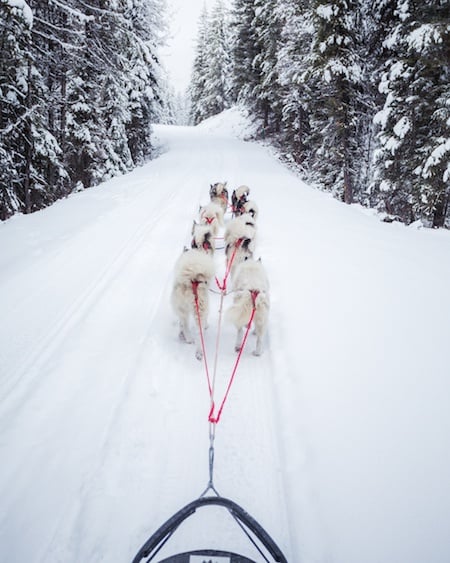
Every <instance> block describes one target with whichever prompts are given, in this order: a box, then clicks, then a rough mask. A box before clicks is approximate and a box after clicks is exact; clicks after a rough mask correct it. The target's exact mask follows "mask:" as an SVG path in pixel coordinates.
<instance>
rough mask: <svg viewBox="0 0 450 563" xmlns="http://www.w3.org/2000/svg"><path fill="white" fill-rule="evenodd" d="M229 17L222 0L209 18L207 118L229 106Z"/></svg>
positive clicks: (205, 79)
mask: <svg viewBox="0 0 450 563" xmlns="http://www.w3.org/2000/svg"><path fill="white" fill-rule="evenodd" d="M229 43H230V41H229V32H228V21H227V13H226V10H225V7H224V4H223V2H222V0H216V2H215V4H214V6H213V9H212V12H211V15H210V17H209V18H208V26H207V34H206V59H207V62H208V65H207V67H206V74H205V77H204V86H203V92H202V106H203V108H204V112H205V115H206V116H207V117H209V116H212V115H217V114H218V113H220V112H221V111H223V110H224V109H226V108H227V107H229V105H230V89H231V81H230V51H229Z"/></svg>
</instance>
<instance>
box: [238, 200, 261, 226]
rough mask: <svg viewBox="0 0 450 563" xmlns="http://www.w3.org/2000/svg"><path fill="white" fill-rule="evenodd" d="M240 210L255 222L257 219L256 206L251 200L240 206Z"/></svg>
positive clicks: (257, 211)
mask: <svg viewBox="0 0 450 563" xmlns="http://www.w3.org/2000/svg"><path fill="white" fill-rule="evenodd" d="M242 210H243V213H248V214H249V215H251V216H252V217H253V219H254V220H255V221H256V220H257V219H258V214H259V210H258V206H257V205H256V203H255V202H254V201H253V200H249V201H246V202H245V203H244V204H243V205H242Z"/></svg>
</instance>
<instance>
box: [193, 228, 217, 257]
mask: <svg viewBox="0 0 450 563" xmlns="http://www.w3.org/2000/svg"><path fill="white" fill-rule="evenodd" d="M191 248H196V249H198V250H201V251H203V252H206V254H210V255H211V256H212V255H213V254H214V251H215V242H214V230H213V228H212V226H211V225H200V224H199V223H196V222H195V221H194V224H193V226H192V241H191Z"/></svg>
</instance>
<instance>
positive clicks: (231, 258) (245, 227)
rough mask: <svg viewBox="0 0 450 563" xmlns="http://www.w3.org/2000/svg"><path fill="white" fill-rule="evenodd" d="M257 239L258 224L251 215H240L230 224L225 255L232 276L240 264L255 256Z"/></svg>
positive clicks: (226, 230) (226, 235) (227, 231)
mask: <svg viewBox="0 0 450 563" xmlns="http://www.w3.org/2000/svg"><path fill="white" fill-rule="evenodd" d="M255 238H256V223H255V220H254V219H253V217H252V216H251V215H249V214H247V213H245V214H244V215H239V217H235V218H234V219H232V220H231V221H230V222H229V223H228V225H227V228H226V229H225V234H224V239H225V254H226V257H227V267H230V269H231V273H232V274H233V272H234V270H235V269H236V266H237V265H238V264H239V263H240V262H243V261H244V260H247V258H251V257H252V256H253V253H254V251H255ZM230 263H231V266H230Z"/></svg>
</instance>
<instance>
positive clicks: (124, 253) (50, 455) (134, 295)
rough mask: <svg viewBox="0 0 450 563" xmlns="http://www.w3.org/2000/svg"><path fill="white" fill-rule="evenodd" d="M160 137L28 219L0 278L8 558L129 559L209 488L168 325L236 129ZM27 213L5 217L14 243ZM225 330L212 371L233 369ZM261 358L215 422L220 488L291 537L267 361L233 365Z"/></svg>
mask: <svg viewBox="0 0 450 563" xmlns="http://www.w3.org/2000/svg"><path fill="white" fill-rule="evenodd" d="M161 134H162V136H164V131H163V130H162V131H161ZM177 136H179V139H177ZM169 137H170V142H171V147H170V152H168V153H166V154H164V155H163V156H161V157H160V158H159V159H158V160H156V161H154V162H152V163H151V164H150V165H149V166H148V167H145V168H144V169H142V170H140V171H137V172H136V173H134V174H131V175H128V176H127V177H126V178H121V179H116V180H113V181H111V182H109V183H108V185H107V186H103V187H102V188H99V189H94V190H90V191H89V192H87V193H86V194H83V195H82V196H81V197H80V196H78V197H77V196H76V197H74V198H72V199H71V200H68V201H65V202H61V203H59V204H57V205H56V206H54V207H53V208H52V209H49V210H46V211H44V212H42V213H41V214H37V215H36V216H33V217H31V218H27V219H31V221H28V229H29V231H28V232H27V237H26V239H25V242H26V243H28V244H25V245H24V248H23V249H21V250H22V252H23V253H24V258H23V261H22V264H21V267H20V268H19V267H17V266H16V269H15V270H14V272H13V275H12V276H11V277H7V276H5V284H4V287H2V290H3V291H2V296H3V297H4V303H3V302H2V308H3V310H4V311H5V314H4V317H3V321H4V322H3V323H2V329H3V330H4V334H2V341H3V342H5V341H8V346H7V347H6V346H5V347H2V355H3V361H2V364H3V365H5V366H8V369H7V370H6V371H5V374H4V379H3V381H2V389H1V391H2V404H1V411H0V416H1V429H2V430H1V431H2V436H3V438H2V444H4V445H5V451H4V456H3V458H4V459H6V458H7V459H8V463H7V464H4V465H2V468H1V469H0V476H1V479H0V484H1V496H2V505H3V510H2V513H3V514H2V516H1V522H0V538H1V539H0V545H1V546H2V547H1V550H2V551H3V553H4V554H5V555H7V554H8V555H9V558H10V560H11V554H13V560H24V559H31V560H33V561H60V560H61V561H62V560H64V561H111V560H116V561H123V560H127V559H128V558H130V556H131V555H133V553H134V551H136V550H137V548H138V547H139V545H140V543H141V542H142V541H143V540H144V539H145V535H146V534H147V533H148V532H149V531H150V530H152V528H155V527H156V526H157V525H159V524H160V523H161V522H162V520H163V519H164V518H166V517H168V516H169V515H170V514H171V513H172V512H173V511H175V510H177V509H178V508H180V507H181V505H182V504H184V503H185V502H188V501H190V500H192V499H193V498H195V496H197V495H198V494H200V492H202V490H203V489H204V487H205V486H206V483H207V478H208V457H207V453H208V424H207V411H208V408H209V403H208V395H207V386H206V379H205V377H204V372H203V369H202V365H201V364H200V363H199V362H197V360H195V359H194V357H193V350H192V347H183V346H181V345H180V344H179V343H178V341H177V339H176V334H177V328H176V327H175V325H174V320H173V318H172V314H171V311H170V306H169V295H170V284H171V274H172V267H173V263H174V261H175V259H176V257H177V256H178V255H179V253H180V252H181V249H182V247H183V245H184V244H186V243H188V242H189V232H190V228H191V223H192V219H193V218H194V217H196V212H197V209H198V205H199V204H200V203H206V202H207V198H208V188H209V183H210V182H211V181H216V180H220V179H224V178H225V177H227V178H229V177H230V174H229V172H230V171H233V174H234V175H235V176H236V177H239V176H243V175H244V170H245V169H246V168H247V166H248V163H247V162H246V158H245V154H239V152H236V150H235V149H234V147H233V148H232V143H233V142H232V141H231V140H230V150H227V149H226V147H225V143H224V141H222V143H223V144H221V146H220V150H219V151H218V150H217V146H214V145H213V144H211V139H209V138H208V137H207V138H205V137H204V135H201V134H197V135H195V134H193V130H183V129H179V130H178V131H175V133H174V131H171V133H170V136H169ZM243 147H244V149H245V148H246V147H245V145H244V144H243ZM184 153H186V154H184ZM243 153H245V150H244V151H243ZM106 192H107V193H106ZM83 196H87V197H83ZM76 200H78V201H76ZM105 203H106V205H105ZM96 205H97V207H98V209H99V211H100V215H99V216H95V211H94V210H95V206H96ZM64 206H71V207H72V209H71V214H72V213H73V216H72V219H73V224H70V223H66V222H61V223H59V224H56V225H55V232H52V233H50V234H49V233H48V232H47V230H46V224H45V223H44V222H43V221H39V218H40V217H39V216H42V215H43V214H48V215H53V214H58V213H64V210H63V209H62V208H63V207H64ZM84 207H86V209H87V211H88V212H89V215H88V216H87V217H86V216H84V215H83V211H84ZM80 214H81V217H80V216H79V215H80ZM24 219H25V218H17V219H14V220H13V221H12V222H11V227H10V232H8V233H7V235H10V237H11V241H10V243H11V246H10V247H9V248H10V249H11V248H12V245H13V244H14V238H15V237H16V236H17V232H16V230H17V229H21V228H22V225H21V222H22V221H23V220H24ZM33 220H34V221H35V223H36V227H34V226H33V225H32V223H33ZM50 220H51V219H50ZM50 220H49V221H50ZM14 222H15V223H16V224H14ZM14 227H16V229H14ZM47 238H51V240H50V244H48V245H47V244H46V239H47ZM7 247H8V241H6V242H5V248H7ZM6 258H7V257H6ZM14 258H16V257H15V256H14ZM16 260H17V259H16ZM11 261H12V259H11ZM5 262H6V264H5V266H6V267H8V263H7V261H6V260H5ZM16 264H17V261H16V263H15V265H16ZM213 299H214V298H213ZM217 300H218V297H217V298H216V301H217ZM213 309H214V306H212V310H213ZM211 323H212V326H211V330H210V334H208V340H209V342H208V346H209V347H210V348H211V347H213V340H214V338H215V335H214V334H213V331H214V329H215V327H214V326H213V324H214V318H212V319H211ZM231 340H232V335H231V333H230V335H229V346H228V350H227V351H225V352H224V354H225V358H226V360H225V365H224V367H223V368H221V367H220V365H219V375H218V378H220V376H221V374H220V369H222V371H223V374H222V375H223V377H224V378H225V377H227V376H228V371H231V365H232V362H233V361H234V353H232V342H231ZM268 357H269V356H267V358H268ZM255 362H256V365H258V362H259V365H258V367H257V370H258V372H260V373H257V374H255V375H257V376H258V382H257V383H261V384H260V385H253V386H252V385H251V384H249V383H248V382H247V384H248V385H250V389H247V390H246V389H245V388H244V389H242V390H241V391H239V392H238V395H240V394H244V397H245V396H247V398H244V400H243V403H242V407H243V412H242V413H241V412H240V411H239V409H238V404H239V402H238V401H236V397H235V404H233V402H232V401H230V407H229V410H228V405H227V410H228V412H226V414H224V416H223V419H224V422H223V424H222V423H221V424H220V426H221V428H220V430H218V431H217V438H216V448H217V453H216V463H215V466H216V472H217V483H216V486H217V487H218V488H219V490H223V494H225V495H226V494H229V495H234V496H233V498H234V500H236V501H237V502H242V503H243V504H244V505H245V506H246V507H247V508H248V509H249V510H250V511H251V510H252V509H253V510H254V512H263V514H262V516H264V512H266V519H267V520H268V521H267V522H266V525H267V526H273V525H274V524H280V526H279V529H278V536H279V537H280V539H281V540H283V541H284V544H285V547H286V542H287V534H286V532H284V531H283V518H286V515H283V504H284V503H283V500H282V499H283V497H284V495H283V494H280V486H282V484H281V480H280V478H279V460H278V452H277V449H276V441H275V432H276V430H275V428H274V420H273V419H272V414H271V413H272V406H271V405H269V404H268V396H269V394H270V391H268V389H270V385H271V383H270V369H268V368H267V361H264V360H262V359H260V360H257V359H255V358H253V357H251V358H244V359H243V361H242V368H241V370H240V371H241V372H242V374H243V376H244V375H245V373H252V371H253V369H254V367H255ZM227 364H228V365H227ZM246 364H247V365H246ZM243 379H244V377H243ZM244 381H245V380H244ZM218 388H220V386H219V385H218ZM249 391H250V392H249ZM249 409H250V412H251V416H248V410H249ZM261 410H263V411H266V410H267V411H268V416H267V417H265V418H261V416H260V414H259V413H260V411H261ZM230 421H232V422H230ZM222 427H223V429H222ZM243 436H246V438H247V439H246V440H242V437H243ZM262 494H264V495H265V502H264V503H263V502H261V495H262ZM264 504H265V505H266V508H265V510H264V509H263V510H261V509H262V508H263V506H264ZM276 507H278V509H277V508H276ZM280 507H281V510H280ZM273 512H274V513H276V515H277V516H276V518H274V517H273V515H272V513H273ZM280 513H281V514H280ZM23 529H27V530H31V532H28V533H27V541H26V542H22V541H18V540H19V537H20V530H23ZM275 532H277V530H275Z"/></svg>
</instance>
